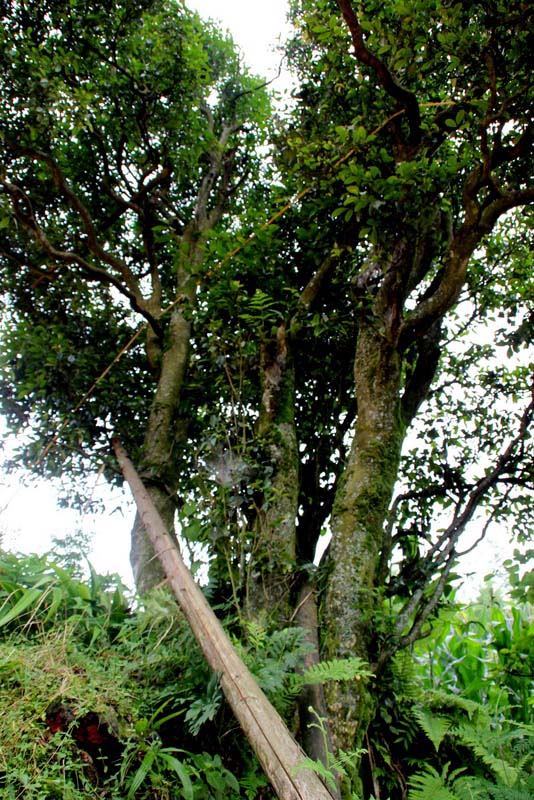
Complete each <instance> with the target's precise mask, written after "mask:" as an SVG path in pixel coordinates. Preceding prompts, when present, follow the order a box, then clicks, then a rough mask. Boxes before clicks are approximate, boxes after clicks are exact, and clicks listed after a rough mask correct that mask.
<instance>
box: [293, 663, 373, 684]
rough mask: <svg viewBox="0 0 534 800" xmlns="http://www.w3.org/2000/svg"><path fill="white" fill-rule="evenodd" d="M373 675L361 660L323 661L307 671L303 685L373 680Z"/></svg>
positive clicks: (304, 674)
mask: <svg viewBox="0 0 534 800" xmlns="http://www.w3.org/2000/svg"><path fill="white" fill-rule="evenodd" d="M372 677H373V673H372V672H370V670H369V669H367V665H366V664H365V662H364V661H362V660H361V659H360V658H356V657H354V658H336V659H333V660H332V661H321V662H320V663H319V664H314V665H313V667H310V668H309V669H307V670H305V672H304V673H303V675H302V681H303V683H311V684H315V683H326V681H350V680H357V681H358V680H361V679H362V678H372Z"/></svg>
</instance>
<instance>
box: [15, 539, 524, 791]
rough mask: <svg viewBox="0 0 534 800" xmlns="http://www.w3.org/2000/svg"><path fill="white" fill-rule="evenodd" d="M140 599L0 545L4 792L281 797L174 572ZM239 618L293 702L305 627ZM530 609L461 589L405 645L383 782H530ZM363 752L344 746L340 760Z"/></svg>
mask: <svg viewBox="0 0 534 800" xmlns="http://www.w3.org/2000/svg"><path fill="white" fill-rule="evenodd" d="M129 603H130V599H129V598H128V596H127V594H126V593H125V591H124V587H122V586H121V584H120V582H117V581H116V579H114V578H110V577H106V578H104V577H102V576H100V575H97V574H95V573H94V572H93V571H91V573H90V576H89V578H81V579H80V577H79V575H77V574H76V573H73V571H72V568H65V567H64V566H60V565H59V564H58V563H57V562H54V561H52V560H51V559H50V557H47V556H43V557H37V556H27V557H23V556H14V555H9V554H7V553H5V552H3V553H1V554H0V711H1V714H2V721H3V724H2V729H1V731H0V753H1V760H0V787H1V791H2V796H3V797H5V798H6V800H16V798H22V797H24V798H28V800H37V798H41V797H47V798H56V797H57V798H67V797H68V798H71V800H77V798H87V797H94V798H138V799H139V800H141V799H142V798H145V797H146V798H148V797H150V798H161V799H162V800H163V798H167V799H168V800H172V799H173V798H176V799H178V798H190V799H191V800H212V798H213V800H219V798H220V799H221V800H222V798H225V800H226V799H227V798H250V800H253V798H262V797H263V798H269V797H272V796H273V795H272V792H271V791H270V790H269V788H268V787H267V785H266V781H265V778H264V776H262V774H261V770H259V767H258V765H257V764H256V762H255V760H254V758H253V756H252V754H251V752H250V751H249V749H248V747H247V745H246V743H245V742H244V741H243V737H242V735H240V734H239V732H238V731H237V730H236V728H235V723H234V722H233V720H232V718H231V715H230V714H229V711H228V709H227V708H226V707H225V704H224V702H223V699H222V696H221V692H220V689H219V688H218V682H217V680H216V678H215V676H214V675H210V673H209V671H208V670H207V668H206V666H205V662H204V661H203V658H202V655H201V653H200V651H199V650H198V648H197V647H196V645H195V642H194V639H193V638H192V635H191V633H190V631H189V630H188V629H187V626H185V625H184V621H183V617H182V615H181V614H180V613H179V612H178V611H177V609H176V607H175V604H174V601H173V600H172V599H171V597H170V596H169V595H168V593H167V592H166V591H165V590H161V589H160V590H156V591H154V592H152V593H151V595H150V596H149V597H147V598H146V601H145V603H144V606H143V607H139V608H137V609H132V608H131V607H130V605H129ZM225 624H226V625H227V627H228V630H229V631H231V632H233V635H234V636H236V637H237V634H238V632H239V647H240V651H241V653H242V654H243V656H244V657H245V658H246V660H247V662H248V664H249V665H250V667H251V669H252V670H253V672H254V674H255V675H256V677H257V679H258V681H259V682H260V684H261V685H262V687H263V688H264V689H265V690H266V691H267V693H268V694H269V696H270V697H271V699H272V701H273V702H274V704H275V705H276V706H277V707H278V708H279V710H280V711H281V712H282V713H283V714H285V715H286V716H287V717H288V719H290V718H291V708H292V700H293V699H294V697H295V695H296V692H298V689H299V686H300V685H301V681H299V676H298V674H297V673H296V672H295V669H296V668H299V667H302V662H303V656H304V654H305V653H306V651H307V646H306V643H305V641H304V633H305V632H304V631H302V630H299V629H298V628H293V629H288V630H284V631H277V632H274V633H269V632H268V631H267V630H266V629H265V628H262V627H261V626H259V625H258V624H252V623H249V624H247V625H246V626H245V627H244V628H240V626H239V624H238V621H237V620H236V619H235V617H226V623H225ZM533 626H534V619H533V616H532V608H531V607H529V606H526V605H525V606H521V607H511V606H510V605H509V604H507V603H503V602H502V601H499V600H497V599H496V598H495V597H492V596H491V595H489V594H488V596H487V599H486V601H485V602H481V603H479V604H475V605H472V606H470V607H467V608H465V607H464V608H463V609H462V610H461V612H460V613H458V608H457V607H455V606H453V605H451V606H450V607H449V608H448V609H447V611H446V612H444V613H443V614H442V615H441V616H440V619H439V620H438V621H437V624H436V626H435V631H434V633H433V635H432V637H431V639H429V640H425V642H424V643H421V644H419V645H418V647H417V649H416V651H415V659H414V658H413V657H412V656H411V655H410V656H409V657H406V656H405V655H402V656H399V657H397V659H396V660H395V661H394V662H393V664H392V670H391V673H390V676H389V681H390V685H389V686H388V691H387V692H386V691H383V694H384V700H385V703H384V705H383V706H382V707H381V712H380V717H379V718H378V719H377V721H376V722H375V724H374V726H373V728H372V729H371V731H370V734H369V739H368V742H367V746H368V757H366V775H367V778H366V779H367V781H368V782H369V790H370V791H371V792H374V793H375V795H374V796H375V797H377V798H378V797H380V796H388V795H389V796H390V797H405V796H406V792H408V794H407V796H408V798H409V800H418V798H420V797H429V796H430V795H432V796H434V794H436V796H438V797H444V798H445V797H446V798H448V799H449V800H450V799H451V798H452V799H454V798H456V797H458V798H462V797H466V796H467V797H470V796H473V797H480V798H483V800H486V798H488V800H496V799H499V798H507V797H512V796H513V797H515V798H518V799H519V798H525V800H526V798H527V797H529V796H531V795H530V794H529V793H530V792H531V791H532V787H533V781H534V777H533V774H532V770H533V768H534V763H533V756H532V752H533V748H532V744H533V739H534V725H533V723H532V702H533V699H534V698H533V694H532V681H531V675H532V671H533V669H534V653H533V651H532V640H533V638H532V634H533V631H534V627H533ZM473 631H475V632H476V633H475V635H473ZM315 672H316V674H315V675H308V680H323V681H327V680H332V679H334V678H335V679H337V680H341V679H343V677H346V675H345V676H344V674H343V670H340V668H339V667H338V668H337V672H336V669H335V668H333V667H332V666H330V667H329V666H327V665H321V669H320V670H316V671H315ZM320 673H322V674H320ZM351 757H352V758H354V755H353V756H351V755H350V754H345V755H344V757H343V758H341V759H338V761H337V763H336V762H334V759H332V762H331V763H330V764H329V769H330V770H331V771H332V774H334V771H335V769H336V768H337V769H338V770H339V769H341V770H344V769H345V768H346V767H347V765H348V764H350V760H351ZM315 766H316V768H317V769H318V770H320V774H324V775H326V777H329V775H328V771H327V770H325V769H324V768H322V765H321V764H320V763H319V764H317V765H315ZM330 779H332V778H331V776H330ZM379 787H382V790H381V791H382V795H381V794H380V788H379ZM408 787H411V788H410V789H408ZM447 792H448V794H447ZM507 792H508V793H507ZM512 792H513V794H512ZM386 793H387V794H386Z"/></svg>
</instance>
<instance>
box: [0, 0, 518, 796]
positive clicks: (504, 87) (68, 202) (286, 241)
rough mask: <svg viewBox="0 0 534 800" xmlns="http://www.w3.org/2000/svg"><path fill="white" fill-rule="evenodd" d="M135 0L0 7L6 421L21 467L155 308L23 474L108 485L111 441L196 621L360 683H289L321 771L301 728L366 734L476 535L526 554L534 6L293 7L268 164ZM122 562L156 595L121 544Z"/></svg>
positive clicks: (142, 567) (220, 70)
mask: <svg viewBox="0 0 534 800" xmlns="http://www.w3.org/2000/svg"><path fill="white" fill-rule="evenodd" d="M138 5H139V4H135V7H134V5H133V4H129V3H127V2H123V3H121V4H119V5H118V6H117V12H115V11H114V13H113V14H112V15H110V14H109V13H105V12H101V10H100V7H99V6H96V5H95V6H94V7H93V6H91V4H87V3H80V4H74V5H73V4H70V6H69V11H68V12H67V11H66V8H65V6H64V4H62V3H57V4H56V3H50V4H49V7H47V11H46V14H47V15H46V17H45V19H46V21H47V26H45V27H44V28H40V27H39V26H37V25H36V24H35V16H34V17H33V23H32V18H31V13H32V11H33V13H34V14H36V13H38V12H37V11H36V10H35V9H33V5H32V4H26V5H25V6H23V7H19V5H18V4H12V6H11V9H10V11H9V12H7V14H6V16H5V20H4V22H5V23H6V22H7V23H9V24H5V25H4V30H5V33H4V38H5V48H4V52H5V53H6V54H8V55H9V61H8V63H7V64H6V68H5V69H4V78H3V79H2V94H3V108H4V109H6V118H5V119H4V120H3V122H2V148H3V151H4V158H3V163H4V168H3V169H4V174H3V177H2V186H3V194H2V195H0V198H1V202H2V209H3V210H2V214H3V216H2V223H1V225H2V228H1V231H0V232H1V239H0V249H1V254H2V261H3V267H4V272H3V279H2V280H3V291H4V292H5V293H6V294H7V295H8V296H9V297H10V321H9V322H8V323H7V324H6V334H5V337H6V341H7V342H8V346H9V350H10V352H9V354H8V358H7V359H6V365H5V369H4V376H5V377H4V385H5V389H4V409H5V411H6V412H7V413H8V415H9V416H10V419H11V420H12V421H13V422H14V423H16V424H20V423H21V422H23V423H26V424H29V423H30V422H31V424H32V426H33V429H34V430H35V431H36V440H35V443H34V448H33V457H35V455H36V453H38V452H40V451H41V449H42V446H43V440H44V439H45V438H46V437H47V436H48V437H50V433H51V428H54V429H57V428H58V427H59V426H60V425H61V424H62V423H63V420H64V419H65V418H66V415H67V414H69V412H70V411H71V409H72V407H73V406H74V405H75V404H76V402H79V400H80V399H81V398H82V397H83V396H84V394H85V392H86V391H87V389H88V387H89V386H90V385H91V383H92V382H93V381H94V380H95V379H97V378H98V376H100V375H101V374H102V371H103V369H104V368H105V367H106V366H108V365H109V362H110V361H111V359H112V357H113V356H112V355H111V353H113V354H114V353H115V352H117V350H119V349H120V345H118V344H117V342H118V341H120V342H121V345H122V343H123V342H124V343H126V341H127V340H128V338H129V336H130V335H131V333H132V329H133V325H134V324H136V323H137V321H138V319H139V316H141V317H142V318H143V320H144V322H145V323H146V326H147V327H146V331H147V335H146V344H145V349H144V352H141V351H140V350H139V349H133V348H130V349H128V350H127V352H126V353H125V355H124V356H123V357H122V358H121V360H120V361H119V362H118V364H117V365H115V366H114V367H113V369H112V371H111V372H110V373H109V375H108V376H107V377H106V380H105V382H104V381H102V382H101V383H99V384H98V387H97V388H96V390H95V391H94V392H92V393H91V396H90V398H88V400H87V402H86V403H84V405H83V406H81V408H80V412H82V413H80V412H77V413H76V414H74V415H72V416H70V417H69V420H70V422H69V424H68V425H66V426H65V427H64V428H63V430H62V431H61V436H59V437H58V438H57V439H55V438H54V439H53V440H52V442H51V446H50V447H49V448H47V450H46V453H45V457H43V456H42V455H41V457H40V461H39V466H40V468H41V469H43V470H44V469H45V470H47V471H49V472H53V471H54V469H56V470H57V469H63V470H65V469H69V470H73V471H74V470H75V469H82V470H85V469H87V468H88V467H89V460H90V459H94V458H95V456H96V455H97V454H98V455H99V457H100V458H102V457H104V458H105V459H106V464H108V460H107V459H109V450H108V444H107V436H108V432H111V429H113V430H114V432H116V433H118V435H119V437H120V438H121V439H122V441H123V443H124V444H125V446H126V448H127V450H129V451H130V453H131V454H132V455H133V457H134V460H135V461H136V462H138V464H139V466H140V468H141V474H142V476H143V478H144V480H145V482H146V483H147V487H148V488H149V491H150V493H151V495H152V497H153V499H154V500H155V502H156V505H157V506H158V508H159V510H160V512H161V513H162V516H163V517H164V519H165V521H166V524H167V525H168V526H169V528H172V527H173V517H174V516H175V514H176V515H177V518H178V521H179V530H180V534H181V539H182V542H184V544H185V545H186V546H187V545H188V544H189V545H190V546H191V549H192V552H193V555H194V556H195V557H198V554H199V548H203V550H204V554H205V557H206V559H207V562H208V564H209V587H208V588H209V591H210V593H211V597H212V599H213V601H214V602H216V603H219V604H222V605H223V606H225V607H228V604H229V605H230V606H231V607H233V608H234V609H235V611H236V612H237V614H238V617H239V619H244V618H248V619H251V618H252V619H253V620H256V621H260V620H262V621H263V622H264V624H266V625H273V626H283V625H287V624H289V623H294V622H295V621H296V622H297V623H298V624H299V625H300V626H302V627H303V628H305V629H306V630H307V632H308V633H307V635H308V637H309V640H310V642H311V643H312V645H313V646H314V648H315V650H316V653H315V655H311V654H310V658H313V657H319V655H320V657H321V658H323V659H327V660H330V659H333V658H340V657H341V658H345V657H347V656H354V655H356V656H359V657H360V658H362V659H364V660H365V661H367V662H369V663H370V664H371V665H372V668H373V671H374V673H375V680H374V681H372V682H370V683H368V684H365V682H362V681H360V682H355V681H353V682H351V683H335V684H329V685H328V687H327V691H326V698H325V697H323V695H322V693H321V691H319V690H318V689H317V687H310V691H306V692H304V693H303V696H302V698H301V702H300V725H301V730H300V736H301V737H302V739H303V740H304V742H305V743H306V746H307V749H308V751H309V752H310V753H311V754H312V755H314V756H318V757H320V758H322V759H323V760H327V754H326V753H325V752H324V737H323V736H322V733H321V735H317V733H318V731H317V727H313V726H310V724H309V723H310V719H309V712H308V707H309V706H310V705H312V706H314V707H315V710H316V711H317V713H319V715H320V716H321V717H323V718H324V719H325V725H327V726H329V728H330V730H331V733H332V739H333V746H334V747H335V748H339V747H341V748H343V749H345V750H351V749H357V748H358V747H359V746H361V745H362V744H363V743H364V742H365V735H366V732H367V730H368V727H369V724H370V723H371V721H372V720H373V718H374V717H375V715H376V709H377V704H378V702H379V698H380V691H381V687H383V686H387V675H388V669H389V667H390V664H391V659H392V657H393V656H394V654H395V653H396V652H398V651H399V650H400V649H403V648H407V647H409V646H411V645H412V644H413V643H414V641H415V640H416V639H417V638H418V637H420V636H421V635H422V634H423V633H424V632H425V631H426V630H427V628H428V625H429V624H430V622H431V619H432V616H433V614H434V613H435V612H436V610H437V608H438V606H439V603H440V601H441V600H442V598H443V597H444V595H445V594H446V592H447V591H448V588H449V586H450V582H451V580H452V578H453V568H454V565H455V563H456V561H457V558H458V555H459V537H460V535H461V534H462V532H463V531H464V530H465V529H466V527H467V526H468V524H469V523H470V522H471V521H472V520H474V519H475V518H476V517H477V514H478V515H479V525H480V530H481V535H482V536H483V534H484V532H485V530H486V529H487V526H488V525H489V524H490V523H491V522H501V521H503V520H505V519H507V518H513V519H514V520H515V524H516V526H517V528H518V530H520V535H522V536H523V537H525V538H526V537H527V536H528V533H529V527H528V526H529V525H530V524H531V522H532V519H531V510H530V509H531V507H532V495H531V492H532V486H533V477H534V476H533V468H532V458H531V453H530V452H529V449H528V444H529V428H530V424H531V417H532V411H533V408H534V405H533V398H532V387H531V380H532V378H531V372H532V370H531V366H530V365H529V363H528V357H525V356H524V352H525V350H524V348H525V345H528V344H529V343H530V342H531V339H532V319H533V316H532V303H533V299H534V283H533V281H532V275H531V267H530V254H531V249H532V227H531V225H530V221H531V217H532V210H531V207H532V203H533V201H534V186H533V184H532V116H533V115H532V111H533V97H532V89H531V77H530V68H529V54H530V52H531V49H532V38H531V33H530V31H531V27H532V26H531V22H532V9H531V8H530V7H529V6H528V4H525V3H522V2H513V3H512V4H510V3H507V4H504V3H501V2H500V1H499V0H485V1H484V2H476V3H471V4H453V3H449V2H437V1H436V2H433V3H429V2H427V1H426V0H420V2H416V3H410V4H406V3H404V2H401V0H399V2H394V3H388V4H386V5H385V6H384V4H381V3H375V2H365V3H363V4H361V5H360V7H359V8H358V9H356V7H355V5H353V4H351V3H350V2H348V0H339V4H337V3H335V2H333V0H321V2H315V3H309V2H308V0H301V1H300V2H295V3H294V5H293V10H292V19H293V22H294V25H295V36H294V37H293V39H292V40H291V41H290V42H289V43H288V45H287V53H288V57H289V59H290V62H291V63H292V65H293V67H294V68H295V69H296V71H297V73H298V75H299V78H300V85H299V90H298V95H297V97H296V103H295V107H294V109H293V110H292V111H291V112H290V114H289V115H288V117H287V118H286V119H284V120H282V121H280V122H279V123H278V127H277V128H276V129H275V130H273V132H272V144H273V147H274V151H273V154H274V166H273V167H272V168H271V167H269V165H268V164H263V165H262V166H261V167H260V165H259V164H258V157H259V155H265V154H266V152H267V151H259V150H258V139H257V136H258V135H259V134H258V133H257V130H258V129H257V128H254V127H252V126H253V124H255V123H256V124H257V123H260V130H261V125H264V120H265V116H264V114H265V108H266V107H265V101H264V99H263V95H261V94H260V93H259V91H256V89H257V86H258V82H254V81H252V80H251V79H250V78H247V77H246V76H242V75H241V76H239V75H238V74H237V73H236V69H237V62H236V60H235V57H234V56H231V51H230V50H229V49H228V44H227V43H225V42H223V41H222V40H221V38H220V36H218V35H217V34H216V33H215V32H214V31H213V30H211V29H208V32H207V33H206V32H204V33H203V32H202V29H201V28H200V26H199V23H198V21H197V20H196V18H195V17H194V16H191V15H189V14H187V13H186V12H185V11H184V9H183V8H182V7H181V6H177V5H174V4H173V5H170V4H169V5H165V4H159V3H158V4H153V3H150V4H147V5H146V7H145V8H143V9H139V8H138ZM40 8H42V6H40ZM171 12H172V13H171ZM39 13H41V12H40V11H39ZM88 14H90V15H92V16H91V18H92V19H93V20H94V24H93V25H92V26H91V27H90V28H89V29H88V27H87V25H85V24H84V25H83V27H81V26H80V20H81V19H84V20H86V19H87V15H88ZM176 20H179V21H180V24H179V30H180V32H181V35H177V26H178V23H177V22H176ZM141 21H142V24H141ZM163 21H164V24H163ZM37 31H39V33H38V32H37ZM8 45H9V46H8ZM177 64H178V65H179V70H178V72H177V70H176V65H177ZM228 65H230V66H231V67H232V70H233V72H232V73H231V75H229V74H228V72H227V70H228V69H229V66H228ZM26 70H27V71H28V72H26ZM28 75H30V78H33V80H32V79H30V78H28V77H27V76H28ZM35 76H41V77H39V78H38V79H36V77H35ZM23 84H24V87H25V89H26V88H27V85H29V86H30V89H31V92H30V100H29V101H28V100H27V99H26V94H25V93H24V92H23V90H22V85H23ZM266 187H268V189H269V191H266ZM267 221H269V222H268V223H267ZM251 234H252V235H251ZM232 237H234V238H233V239H232ZM21 265H23V266H22V267H21ZM67 299H68V301H69V304H70V308H69V309H67V308H66V307H65V301H66V300H67ZM125 299H126V300H127V301H128V302H127V303H125V301H124V300H125ZM169 306H170V309H169V310H168V311H167V310H166V309H167V308H168V307H169ZM134 320H135V321H134ZM484 326H486V327H485V328H484ZM482 329H484V330H485V340H484V341H483V342H481V341H480V340H479V338H478V335H479V331H480V330H482ZM467 334H469V336H467ZM82 342H83V345H84V352H83V353H81V352H80V345H81V343H82ZM503 352H507V353H509V354H511V355H516V356H517V359H516V360H514V361H512V362H511V364H510V367H509V368H507V366H506V363H505V358H504V357H503V355H502V354H503ZM10 360H11V362H10ZM43 363H44V366H45V368H43V366H42V364H43ZM107 469H108V474H109V475H110V477H111V475H112V466H109V465H108V466H107ZM327 528H328V529H329V530H330V532H331V535H332V538H331V542H330V545H329V547H328V550H327V552H326V555H325V557H324V558H323V560H322V562H321V563H320V565H319V567H318V568H316V567H314V566H313V563H312V562H313V561H314V557H315V552H316V548H317V544H318V542H319V540H320V537H321V534H322V533H323V532H324V531H325V529H327ZM133 544H134V553H135V557H134V561H135V563H136V564H137V580H138V585H139V587H140V588H141V589H146V588H149V587H150V586H152V585H153V584H154V582H155V581H157V580H158V573H157V572H155V571H154V569H153V563H152V562H151V553H150V551H148V550H146V548H145V539H144V537H143V535H142V531H141V529H140V525H139V522H138V523H137V524H136V526H135V528H134V535H133ZM317 598H318V599H319V602H317ZM343 791H345V792H346V791H348V789H346V788H344V789H343Z"/></svg>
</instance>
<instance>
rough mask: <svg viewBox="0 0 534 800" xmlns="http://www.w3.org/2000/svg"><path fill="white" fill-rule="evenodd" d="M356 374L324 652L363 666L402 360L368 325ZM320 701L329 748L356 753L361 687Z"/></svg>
mask: <svg viewBox="0 0 534 800" xmlns="http://www.w3.org/2000/svg"><path fill="white" fill-rule="evenodd" d="M354 371H355V385H356V394H357V401H358V418H357V423H356V431H355V437H354V441H353V444H352V448H351V451H350V455H349V459H348V463H347V466H346V469H345V472H344V474H343V476H342V480H341V482H340V485H339V488H338V491H337V495H336V499H335V503H334V508H333V512H332V518H331V527H332V542H331V545H330V556H329V559H330V572H329V578H328V585H327V589H326V594H325V600H324V606H323V619H322V622H323V626H322V629H323V631H324V632H325V634H324V639H323V642H322V651H323V653H324V654H325V656H326V657H327V658H334V657H341V658H343V657H350V656H354V655H357V656H359V657H360V658H363V659H365V660H368V661H369V660H372V658H373V645H374V643H373V641H372V638H371V637H372V631H373V628H374V625H373V617H374V616H375V614H376V613H380V608H379V607H378V608H377V607H376V603H377V602H378V603H379V602H380V598H379V597H377V596H376V594H375V591H374V590H375V574H376V568H377V565H378V560H379V557H380V552H381V548H382V545H383V526H384V520H385V517H386V515H387V511H388V507H389V504H390V502H391V498H392V494H393V488H394V485H395V480H396V477H397V471H398V465H399V459H400V452H401V446H402V441H403V437H404V424H403V422H402V419H401V413H400V405H399V388H400V381H401V364H400V357H399V355H398V353H397V352H396V350H395V348H394V347H393V346H392V345H391V344H390V343H389V341H388V338H387V337H386V336H384V335H383V333H382V331H380V330H379V329H378V326H376V325H373V323H372V322H370V323H365V324H362V327H361V329H360V332H359V337H358V343H357V350H356V359H355V368H354ZM326 697H327V703H328V708H329V716H330V720H331V723H332V733H333V738H334V744H335V746H336V747H342V748H343V749H344V750H351V749H353V748H354V747H356V748H357V747H361V746H362V743H363V736H364V734H365V732H366V730H367V727H368V724H369V722H370V720H371V719H372V717H373V715H374V711H375V709H374V707H373V701H372V699H371V695H370V694H368V693H367V692H366V691H365V686H364V685H362V683H361V682H352V683H350V684H349V683H335V684H334V683H333V684H331V685H329V686H328V687H327V691H326Z"/></svg>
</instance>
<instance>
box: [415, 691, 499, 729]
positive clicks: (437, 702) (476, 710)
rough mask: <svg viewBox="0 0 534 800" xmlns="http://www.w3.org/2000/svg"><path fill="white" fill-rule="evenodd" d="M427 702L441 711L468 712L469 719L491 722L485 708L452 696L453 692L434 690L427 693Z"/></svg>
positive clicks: (458, 696) (459, 696)
mask: <svg viewBox="0 0 534 800" xmlns="http://www.w3.org/2000/svg"><path fill="white" fill-rule="evenodd" d="M425 701H426V702H427V703H428V705H430V706H432V707H435V706H437V707H439V709H440V710H441V711H444V710H445V709H460V710H461V711H465V712H466V714H467V716H468V717H469V719H473V718H475V717H482V718H483V719H484V720H487V721H488V722H489V717H488V714H487V711H486V709H485V708H484V706H482V705H481V704H480V703H477V702H475V701H474V700H468V699H467V698H465V697H462V696H461V695H458V694H452V692H447V691H441V690H440V689H432V690H431V691H428V692H426V693H425Z"/></svg>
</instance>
